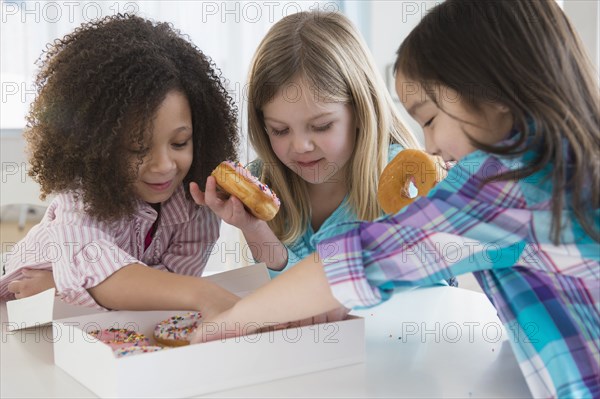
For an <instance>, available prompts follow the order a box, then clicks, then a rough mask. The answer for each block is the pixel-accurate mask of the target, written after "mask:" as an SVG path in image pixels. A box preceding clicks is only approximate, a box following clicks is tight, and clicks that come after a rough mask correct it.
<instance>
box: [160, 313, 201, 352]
mask: <svg viewBox="0 0 600 399" xmlns="http://www.w3.org/2000/svg"><path fill="white" fill-rule="evenodd" d="M201 319H202V315H201V314H200V313H199V312H189V313H187V314H185V315H183V316H181V315H177V316H173V317H171V318H168V319H167V320H163V321H161V322H160V323H158V324H157V325H156V327H155V328H154V339H156V342H157V343H158V344H159V345H164V346H185V345H189V344H190V338H191V335H192V333H193V332H194V330H195V329H196V327H198V325H199V324H200V320H201Z"/></svg>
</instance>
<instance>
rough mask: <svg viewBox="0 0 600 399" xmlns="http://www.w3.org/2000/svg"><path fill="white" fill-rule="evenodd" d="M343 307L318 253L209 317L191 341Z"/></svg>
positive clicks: (303, 317)
mask: <svg viewBox="0 0 600 399" xmlns="http://www.w3.org/2000/svg"><path fill="white" fill-rule="evenodd" d="M274 299H275V300H274ZM340 307H341V304H340V302H338V301H337V300H336V299H335V298H334V296H333V294H332V292H331V288H330V287H329V282H328V281H327V277H326V276H325V273H324V271H323V265H322V263H321V261H320V259H319V258H318V256H316V254H315V256H309V257H307V258H305V259H304V260H302V261H301V262H300V263H298V264H297V265H296V266H294V267H293V268H291V269H290V270H289V271H287V272H285V273H282V274H281V275H280V276H279V277H277V278H276V279H275V280H272V281H271V282H270V283H268V284H267V285H265V286H263V287H261V288H260V289H258V290H256V291H255V292H253V293H252V294H250V295H248V296H247V297H245V298H243V299H242V300H240V301H239V302H237V303H236V304H235V305H234V306H233V307H232V308H231V309H229V310H227V311H225V312H223V313H221V314H220V315H218V316H216V317H214V318H207V319H206V322H204V323H203V324H202V326H201V328H199V329H198V331H197V332H196V333H195V335H194V338H193V339H192V342H193V343H196V342H204V341H212V340H215V339H219V338H223V337H225V335H227V333H229V334H231V332H232V331H237V335H240V334H241V331H244V332H246V333H249V332H252V331H254V330H256V329H258V328H260V327H263V326H269V325H273V324H275V323H282V322H286V321H292V320H301V319H306V318H309V317H311V316H313V315H317V314H322V313H325V312H330V311H336V310H338V309H340ZM246 326H249V327H248V328H246Z"/></svg>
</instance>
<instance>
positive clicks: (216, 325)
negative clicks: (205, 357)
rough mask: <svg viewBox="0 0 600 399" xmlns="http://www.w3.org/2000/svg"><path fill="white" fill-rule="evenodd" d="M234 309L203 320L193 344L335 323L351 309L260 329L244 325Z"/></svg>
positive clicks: (332, 311) (193, 338) (253, 325)
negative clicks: (235, 314) (233, 313)
mask: <svg viewBox="0 0 600 399" xmlns="http://www.w3.org/2000/svg"><path fill="white" fill-rule="evenodd" d="M232 312H233V308H231V309H228V310H227V311H225V312H223V313H221V314H218V315H216V316H215V317H212V318H211V317H206V318H203V320H204V321H203V322H202V324H200V326H198V328H197V329H196V331H195V332H194V334H193V335H192V339H191V343H192V344H197V343H202V342H209V341H215V340H218V339H225V338H233V337H236V336H240V335H248V334H252V333H255V332H258V333H261V332H267V331H276V330H283V329H285V328H295V327H305V326H310V325H314V324H321V323H333V322H336V321H341V320H345V319H346V316H347V315H348V312H349V309H347V308H345V307H343V306H342V307H339V308H336V309H333V310H330V311H329V312H326V313H322V314H320V315H317V316H313V317H308V318H306V319H303V320H298V321H293V322H284V323H280V324H277V325H272V324H271V323H269V325H267V326H264V327H261V328H259V327H260V326H259V325H258V324H257V323H242V322H240V321H239V320H238V319H237V318H236V317H234V316H233V315H232Z"/></svg>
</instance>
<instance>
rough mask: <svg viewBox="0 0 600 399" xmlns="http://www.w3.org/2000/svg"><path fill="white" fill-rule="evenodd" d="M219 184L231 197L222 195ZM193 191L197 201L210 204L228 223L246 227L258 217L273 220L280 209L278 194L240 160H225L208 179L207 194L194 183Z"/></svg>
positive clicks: (201, 203)
mask: <svg viewBox="0 0 600 399" xmlns="http://www.w3.org/2000/svg"><path fill="white" fill-rule="evenodd" d="M217 185H218V187H219V188H220V189H222V190H223V191H225V192H226V193H227V194H229V195H230V197H229V199H224V198H219V196H218V193H217ZM190 192H191V194H192V197H193V198H194V200H195V201H196V203H197V204H199V205H207V206H208V207H209V208H210V209H212V210H213V212H215V213H216V214H217V215H218V216H219V217H221V219H223V220H224V221H225V222H227V223H229V224H232V225H234V226H236V227H238V228H240V229H242V230H243V229H245V228H247V227H249V225H251V224H256V222H257V220H263V221H269V220H271V219H273V218H274V217H275V215H276V214H277V212H278V211H279V205H280V202H279V198H277V195H275V193H274V192H272V191H271V189H269V187H267V186H266V185H265V184H263V183H261V182H260V181H259V180H258V179H257V178H256V177H254V176H253V175H252V174H251V173H250V171H249V170H248V169H246V168H244V167H243V166H242V164H240V163H239V162H232V161H224V162H221V163H220V164H219V165H218V166H217V167H216V168H215V170H213V172H212V174H211V176H209V177H208V179H207V180H206V193H202V192H201V191H200V189H199V188H198V186H197V185H196V184H194V183H192V184H190ZM251 216H253V217H251Z"/></svg>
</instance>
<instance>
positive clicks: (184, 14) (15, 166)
mask: <svg viewBox="0 0 600 399" xmlns="http://www.w3.org/2000/svg"><path fill="white" fill-rule="evenodd" d="M508 1H513V0H508ZM548 1H554V0H548ZM438 3H440V1H367V0H359V1H356V0H351V1H346V0H338V1H312V0H310V1H197V0H185V1H146V0H142V1H112V0H108V1H26V0H22V1H6V0H1V1H0V4H1V9H0V18H1V21H0V73H1V79H0V81H1V96H2V100H1V103H0V150H1V153H0V156H1V164H2V179H1V190H0V192H1V198H0V235H1V237H0V241H1V243H2V247H1V248H0V252H7V251H8V250H10V247H11V245H14V243H15V242H17V241H18V240H19V239H20V238H21V237H22V236H23V235H24V234H25V233H26V232H27V230H28V229H29V228H30V227H31V226H32V225H33V224H35V223H37V222H38V221H39V219H40V218H41V216H42V215H43V211H44V209H45V206H46V204H47V202H42V201H40V200H39V191H38V188H37V185H36V183H35V182H33V181H32V180H31V179H30V178H29V177H28V176H27V168H28V165H27V156H26V150H25V145H24V142H23V139H22V131H23V128H24V127H25V115H26V113H27V110H28V107H29V104H30V103H31V102H32V101H33V99H34V97H35V90H34V88H33V83H32V82H33V78H34V75H35V73H36V64H35V61H36V60H37V59H38V58H39V56H40V54H41V53H42V51H43V50H44V49H45V48H46V45H47V44H48V43H50V42H52V41H53V40H54V39H56V38H60V37H62V36H64V35H65V34H67V33H69V32H70V31H72V30H73V29H74V28H75V27H77V26H78V25H80V24H81V23H84V22H88V21H91V20H94V19H97V18H101V17H104V16H107V15H112V14H115V13H135V14H137V15H140V16H143V17H146V18H150V19H153V20H157V21H167V22H171V23H172V24H173V25H174V27H175V28H177V29H179V30H180V31H181V32H182V33H184V34H187V35H188V36H189V38H190V39H191V41H192V42H194V43H195V44H196V45H197V46H198V47H199V48H200V49H202V50H203V51H204V53H205V54H207V55H208V56H210V57H211V58H212V59H213V60H214V62H215V63H216V65H217V66H218V67H219V68H220V69H221V71H222V73H223V76H224V77H225V78H226V79H227V81H228V82H227V85H228V89H229V91H230V93H231V95H232V97H233V99H234V100H235V102H236V103H237V104H238V107H239V111H240V127H241V129H242V134H243V135H244V136H245V134H246V126H245V120H246V119H245V115H246V100H245V95H246V90H245V87H246V74H247V72H248V69H249V64H250V61H251V58H252V55H253V54H254V51H255V49H256V48H257V46H258V43H259V42H260V40H261V39H262V38H263V36H264V35H265V34H266V32H267V31H268V30H269V28H270V27H271V26H272V25H273V24H274V23H275V22H277V21H278V20H279V19H281V18H282V17H284V16H286V15H289V14H293V13H296V12H299V11H306V10H317V9H319V10H324V11H337V12H341V13H343V14H345V15H346V16H347V17H349V18H350V19H351V20H352V21H353V22H354V24H355V25H356V26H357V27H358V29H359V30H360V31H361V33H362V35H363V37H364V39H365V41H366V43H367V45H368V46H369V48H370V49H371V52H372V54H373V56H374V58H375V61H376V63H377V66H378V68H379V71H380V73H381V74H382V75H383V76H384V78H385V80H386V83H387V84H388V88H389V90H390V92H391V93H392V95H393V97H394V98H395V99H397V97H396V95H395V93H394V84H393V76H392V73H391V68H392V63H393V62H394V57H395V51H396V49H397V47H398V46H399V44H400V43H401V42H402V40H403V38H404V37H405V36H406V35H407V34H408V33H409V32H410V30H411V29H412V28H413V27H414V26H415V25H416V24H417V23H418V22H419V20H420V19H421V18H422V17H423V16H424V15H425V14H426V13H427V11H428V10H429V9H431V8H432V7H433V6H435V5H436V4H438ZM558 3H559V4H560V6H561V7H562V8H563V10H564V11H565V13H566V14H567V15H568V16H569V18H570V19H571V21H572V23H573V24H574V26H575V28H576V30H577V31H578V33H579V35H580V36H581V38H582V40H583V42H584V45H585V46H586V47H587V50H588V54H589V55H590V57H591V59H592V61H593V62H594V64H595V66H596V69H597V70H598V65H600V62H599V57H600V27H599V22H598V21H599V20H600V2H599V1H598V0H563V1H558ZM397 105H398V107H399V109H401V112H402V113H403V115H404V116H405V121H406V122H407V124H408V125H409V126H410V127H411V128H412V130H413V131H414V133H415V134H416V135H417V137H419V138H420V139H422V135H421V131H420V129H419V127H418V126H417V125H415V124H413V122H412V121H411V120H410V118H408V117H407V116H406V114H404V110H403V109H402V107H401V106H400V104H399V102H398V101H397ZM242 141H243V143H244V147H243V148H242V149H241V151H240V154H241V159H240V161H241V162H243V163H246V162H248V161H250V160H252V159H253V152H252V150H251V148H249V147H248V145H246V140H242ZM248 254H249V251H243V239H242V240H241V241H240V234H239V233H238V231H237V230H236V229H235V228H233V227H231V226H227V225H223V227H222V232H221V239H220V242H219V243H218V245H217V246H216V249H215V251H214V254H213V257H212V261H211V262H209V266H208V268H209V270H210V269H211V268H213V269H215V270H221V269H223V268H225V269H230V268H235V267H238V266H242V265H245V264H247V263H248V262H249V261H251V259H248ZM464 285H465V284H463V286H464ZM466 285H467V288H468V287H469V286H470V282H469V281H466Z"/></svg>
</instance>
